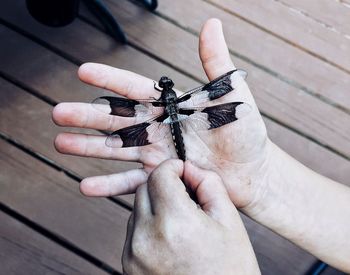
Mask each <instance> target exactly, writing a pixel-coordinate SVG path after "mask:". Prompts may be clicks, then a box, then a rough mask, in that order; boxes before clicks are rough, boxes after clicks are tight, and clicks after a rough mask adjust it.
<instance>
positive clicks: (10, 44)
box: [0, 28, 350, 183]
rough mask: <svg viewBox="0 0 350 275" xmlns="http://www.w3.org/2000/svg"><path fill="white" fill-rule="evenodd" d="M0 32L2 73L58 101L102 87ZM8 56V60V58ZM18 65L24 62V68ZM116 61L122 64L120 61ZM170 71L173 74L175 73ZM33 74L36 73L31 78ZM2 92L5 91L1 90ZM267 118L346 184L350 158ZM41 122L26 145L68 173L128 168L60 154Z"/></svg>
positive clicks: (306, 159)
mask: <svg viewBox="0 0 350 275" xmlns="http://www.w3.org/2000/svg"><path fill="white" fill-rule="evenodd" d="M0 34H1V36H2V37H4V39H5V40H6V43H2V44H1V45H0V49H1V51H0V52H3V53H4V56H3V57H1V58H3V59H2V60H4V62H3V63H1V64H0V70H4V71H6V72H7V73H8V74H10V75H11V76H13V77H15V78H16V79H19V80H21V81H22V82H23V83H25V84H26V85H28V86H30V87H32V88H33V89H36V90H37V91H40V92H41V93H42V94H44V95H46V96H49V97H50V98H52V99H53V100H56V101H85V102H89V101H91V100H92V99H93V98H95V97H97V96H98V95H99V94H100V91H98V90H97V89H95V88H92V87H89V86H87V85H85V84H82V83H81V82H80V81H78V80H77V77H76V70H77V66H75V65H73V64H71V63H70V62H67V61H66V60H64V59H62V58H60V57H58V56H57V55H55V54H53V53H52V52H50V51H48V50H46V49H44V48H42V47H40V46H38V45H36V44H35V43H33V42H31V41H29V40H28V39H26V38H24V37H22V36H20V35H18V34H16V33H15V32H13V31H10V30H8V29H6V28H0ZM16 45H22V48H20V49H18V48H17V47H16ZM23 49H25V50H23ZM26 52H30V53H31V54H30V55H28V54H26ZM130 54H134V53H130ZM7 56H10V57H11V58H7ZM125 59H127V58H125ZM38 60H40V61H38ZM140 62H142V60H140ZM22 64H28V65H26V66H22ZM32 64H33V65H32ZM142 64H144V65H143V66H141V67H147V65H148V64H147V63H146V62H145V63H142ZM118 65H122V63H121V64H118ZM125 65H127V64H125ZM149 65H150V66H151V65H152V64H149ZM155 70H156V69H155ZM173 74H174V75H175V72H174V73H173ZM33 75H35V77H33ZM39 76H40V77H39ZM178 78H180V76H178ZM188 81H190V80H188ZM198 84H199V83H195V84H194V86H195V85H198ZM3 90H4V91H5V89H3ZM72 91H74V92H72ZM43 106H44V105H43ZM42 108H43V107H40V109H42ZM20 114H22V112H20ZM49 115H50V110H49V108H48V110H47V114H46V116H49ZM9 119H11V118H9ZM13 119H15V118H13ZM27 119H28V116H25V115H24V117H23V119H20V120H19V119H16V121H17V122H16V123H21V124H20V126H21V127H19V128H14V127H11V128H9V129H8V130H9V132H8V133H9V135H11V136H14V137H15V136H21V135H22V133H19V132H18V131H19V129H22V124H23V127H24V126H25V125H26V120H27ZM33 122H34V121H33ZM265 122H266V123H267V128H268V131H269V135H270V137H271V138H272V140H273V141H274V142H276V143H277V144H278V145H279V146H281V147H282V148H283V149H284V150H286V151H287V152H289V153H290V154H292V155H293V156H294V157H296V158H297V159H298V160H300V161H301V162H302V163H304V164H305V165H307V166H308V167H311V168H312V169H314V170H315V171H317V172H319V173H321V174H324V175H325V176H328V177H330V178H332V179H334V180H337V181H339V182H343V183H348V179H349V177H350V162H349V161H346V160H344V159H342V158H341V157H339V156H337V155H335V154H333V153H331V152H329V151H328V150H326V149H324V148H322V147H321V146H319V145H317V144H315V143H313V142H310V141H308V140H306V139H305V138H303V137H301V136H299V135H297V134H295V133H293V132H291V131H290V130H287V129H286V128H284V127H281V126H280V125H278V124H276V123H274V122H272V121H270V120H268V119H265ZM14 123H15V121H14ZM39 126H41V127H40V128H39V129H38V130H36V132H35V133H33V134H32V136H33V137H34V138H33V140H28V144H30V146H32V148H35V150H37V151H40V152H41V153H42V154H44V155H46V156H48V157H49V158H50V159H53V160H55V161H56V162H59V163H60V165H62V166H65V167H70V169H71V170H72V171H74V172H75V173H77V174H79V175H80V176H82V177H87V176H92V175H95V174H108V173H112V172H118V171H123V170H125V169H128V168H130V167H132V166H131V164H125V163H123V162H116V161H106V160H98V161H97V160H94V159H82V158H78V157H76V158H74V159H75V161H72V157H67V156H59V155H58V154H57V153H56V152H55V151H54V149H53V148H52V139H53V138H54V135H55V134H56V133H58V132H59V129H57V128H56V127H53V125H52V123H51V121H48V120H44V121H43V122H41V123H40V125H39ZM39 126H38V127H39ZM45 129H49V130H48V131H49V132H52V136H51V137H50V138H49V139H48V137H47V136H46V138H45V137H43V138H42V140H40V142H39V141H38V139H37V138H35V137H36V136H37V135H43V133H45V132H46V131H45ZM29 131H30V129H29ZM37 132H39V133H37ZM290 140H293V143H290V142H289V141H290ZM322 160H328V161H322ZM334 167H337V169H334Z"/></svg>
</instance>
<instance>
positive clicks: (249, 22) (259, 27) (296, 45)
mask: <svg viewBox="0 0 350 275" xmlns="http://www.w3.org/2000/svg"><path fill="white" fill-rule="evenodd" d="M128 1H132V0H128ZM203 1H204V2H206V3H208V4H210V5H212V6H214V7H217V8H219V9H221V10H223V11H224V12H227V13H229V14H231V15H233V16H235V17H237V18H239V19H241V20H243V21H245V22H247V23H248V24H251V25H252V26H254V27H256V28H258V29H260V30H262V31H264V32H266V33H268V34H270V35H272V36H274V37H276V38H278V39H280V40H282V41H284V42H286V43H288V44H290V45H292V46H293V47H296V48H298V49H300V50H302V51H304V52H306V53H308V54H310V55H312V56H314V57H316V58H318V59H320V60H322V61H324V62H326V63H328V64H329V65H331V66H334V67H336V68H337V69H339V70H342V71H343V72H345V73H347V74H350V70H348V69H346V68H344V67H342V66H340V65H338V64H337V63H334V62H333V61H331V60H328V59H327V58H325V57H323V56H321V55H319V54H317V53H314V52H313V51H311V50H308V49H307V48H305V47H303V46H301V45H298V44H296V43H294V42H293V41H291V40H289V39H287V38H284V37H283V36H280V35H279V34H277V33H274V32H272V31H270V30H269V29H266V28H265V27H263V26H260V25H259V24H257V23H255V22H253V21H251V20H249V19H247V18H245V17H243V16H241V15H240V14H238V13H236V12H233V11H231V10H228V9H226V8H225V7H223V6H221V5H219V4H216V3H213V2H211V1H210V0H203Z"/></svg>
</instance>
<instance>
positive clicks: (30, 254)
mask: <svg viewBox="0 0 350 275" xmlns="http://www.w3.org/2000/svg"><path fill="white" fill-rule="evenodd" d="M0 220H1V226H0V247H1V249H0V262H1V274H16V275H22V274H23V275H27V274H91V275H92V274H106V273H105V272H104V271H102V270H101V269H98V268H97V267H96V266H94V265H92V264H91V263H89V262H87V261H85V260H84V259H82V258H80V257H79V256H77V255H75V254H73V253H72V252H71V251H69V250H66V249H65V248H63V247H61V246H59V245H57V244H56V243H54V242H52V241H51V240H49V239H47V238H45V237H44V236H42V235H40V234H39V233H37V232H35V231H33V230H32V229H31V228H29V227H27V226H26V225H24V224H22V223H20V222H18V221H17V220H15V219H13V218H12V217H10V216H8V215H6V214H4V213H3V212H0Z"/></svg>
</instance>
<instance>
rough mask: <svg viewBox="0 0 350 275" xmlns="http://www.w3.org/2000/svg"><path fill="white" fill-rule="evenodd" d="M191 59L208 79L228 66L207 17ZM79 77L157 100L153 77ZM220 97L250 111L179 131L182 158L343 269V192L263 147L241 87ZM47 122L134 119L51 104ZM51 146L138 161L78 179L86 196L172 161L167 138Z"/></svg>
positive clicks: (118, 189)
mask: <svg viewBox="0 0 350 275" xmlns="http://www.w3.org/2000/svg"><path fill="white" fill-rule="evenodd" d="M199 54H200V58H201V61H202V64H203V68H204V70H205V72H206V74H207V76H208V79H209V80H212V79H214V78H216V77H218V76H220V75H222V74H224V73H226V72H227V71H230V70H232V69H234V68H235V67H234V65H233V63H232V61H231V59H230V55H229V52H228V49H227V46H226V43H225V40H224V36H223V33H222V28H221V23H220V21H218V20H216V19H211V20H209V21H207V22H206V24H205V25H204V27H203V29H202V31H201V34H200V39H199ZM79 77H80V79H81V80H82V81H84V82H86V83H88V84H91V85H95V86H98V87H103V88H106V89H109V90H111V91H113V92H115V93H117V94H119V95H122V96H125V97H128V98H131V99H140V98H143V97H144V98H149V97H159V92H157V91H155V90H154V88H153V80H151V79H148V78H145V77H142V76H140V75H137V74H134V73H132V72H128V71H124V70H120V69H116V68H112V67H109V66H105V65H101V64H92V63H87V64H84V65H82V66H81V67H80V69H79ZM223 100H224V101H225V102H231V101H244V102H246V103H248V104H249V105H250V106H251V107H252V110H251V112H250V113H249V114H248V115H246V116H245V117H243V118H241V119H239V120H237V121H236V122H234V123H230V124H228V125H225V126H223V127H220V128H217V129H214V130H211V131H206V132H205V133H200V132H198V133H196V134H193V133H192V134H186V133H185V134H184V141H185V146H186V150H187V152H186V153H187V158H188V159H189V160H190V161H191V162H192V163H194V164H195V165H196V166H198V167H201V168H203V169H207V170H212V171H215V172H216V173H217V174H218V175H219V176H220V177H221V178H222V180H223V182H224V184H225V187H226V189H227V192H228V194H229V197H230V199H231V201H232V202H233V203H234V204H235V206H236V207H238V208H240V210H241V211H243V212H244V213H245V214H247V215H248V216H250V217H251V218H253V219H254V220H256V221H258V222H259V223H261V224H263V225H265V226H267V227H269V228H270V229H272V230H273V231H275V232H277V233H278V234H280V235H281V236H283V237H286V238H287V239H289V240H291V241H292V242H294V243H295V244H297V245H299V246H300V247H302V248H303V249H305V250H307V251H309V252H310V253H312V254H313V255H315V256H316V257H318V258H320V259H321V260H323V261H325V262H327V263H329V264H331V265H333V266H335V267H337V268H338V269H341V270H343V271H345V272H350V260H349V259H350V239H349V238H347V234H346V233H347V232H348V231H349V230H350V189H349V188H348V187H346V186H344V185H341V184H339V183H336V182H334V181H332V180H330V179H327V178H325V177H322V176H320V175H318V174H316V173H314V172H312V171H311V170H310V169H308V168H307V167H305V166H303V165H302V164H300V163H299V162H297V161H296V160H295V159H293V158H292V157H290V156H289V155H288V154H286V153H285V152H283V151H282V150H281V149H280V148H278V146H276V145H275V144H274V143H272V142H271V140H270V139H269V138H268V136H267V133H266V128H265V125H264V123H263V120H262V118H261V116H260V113H259V111H258V109H257V107H256V104H255V102H254V99H253V97H252V95H251V93H250V90H249V88H248V86H247V85H246V83H245V82H243V83H242V84H241V85H240V86H239V87H238V88H237V89H236V90H235V91H234V92H231V93H229V94H227V95H226V96H225V97H224V98H223ZM53 119H54V121H55V122H56V123H57V124H58V125H60V126H73V127H83V128H91V129H99V130H111V129H113V130H116V129H119V128H123V127H126V126H128V125H132V124H133V123H134V122H135V121H134V120H133V119H130V118H118V119H111V116H107V115H105V116H104V115H102V114H99V113H97V111H96V110H95V109H94V108H92V106H91V104H85V103H62V104H59V105H57V106H56V107H55V109H54V111H53ZM55 146H56V148H57V150H58V151H60V152H62V153H66V154H73V155H79V156H87V157H98V158H106V159H115V160H125V161H135V162H140V163H142V164H143V168H142V169H134V170H130V171H126V172H123V173H119V174H114V175H108V176H98V177H91V178H86V179H84V180H83V181H82V182H81V186H80V188H81V191H82V192H83V193H84V194H86V195H89V196H110V195H120V194H128V193H133V192H135V191H136V189H137V187H138V186H139V185H141V184H143V183H145V182H146V181H147V178H148V176H149V174H150V173H151V172H152V171H153V169H155V167H157V165H159V164H160V163H161V162H163V161H164V160H166V159H169V158H176V152H175V150H174V148H172V147H169V141H168V140H164V141H160V142H157V143H155V144H152V145H148V146H143V147H131V148H109V147H107V146H105V137H102V136H92V135H83V134H71V133H62V134H59V135H58V136H57V138H56V140H55Z"/></svg>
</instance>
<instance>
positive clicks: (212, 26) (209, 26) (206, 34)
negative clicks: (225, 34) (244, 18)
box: [200, 18, 222, 40]
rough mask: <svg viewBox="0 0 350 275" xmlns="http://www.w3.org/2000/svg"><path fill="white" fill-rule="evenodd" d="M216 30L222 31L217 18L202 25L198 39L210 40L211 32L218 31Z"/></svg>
mask: <svg viewBox="0 0 350 275" xmlns="http://www.w3.org/2000/svg"><path fill="white" fill-rule="evenodd" d="M218 30H221V31H222V23H221V20H220V19H218V18H210V19H208V20H207V21H206V22H205V23H204V25H203V27H202V30H201V33H200V38H201V39H204V40H206V39H211V38H212V36H211V35H210V34H211V32H212V31H218Z"/></svg>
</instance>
